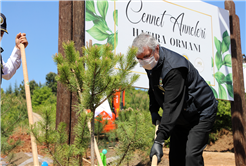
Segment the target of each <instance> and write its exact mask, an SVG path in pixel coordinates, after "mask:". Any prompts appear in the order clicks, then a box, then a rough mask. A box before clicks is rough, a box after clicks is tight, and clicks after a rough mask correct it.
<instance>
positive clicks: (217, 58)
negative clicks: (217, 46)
mask: <svg viewBox="0 0 246 166" xmlns="http://www.w3.org/2000/svg"><path fill="white" fill-rule="evenodd" d="M222 63H223V62H222V55H221V53H220V52H219V51H217V52H216V56H215V64H216V67H217V69H218V70H220V68H221V66H222Z"/></svg>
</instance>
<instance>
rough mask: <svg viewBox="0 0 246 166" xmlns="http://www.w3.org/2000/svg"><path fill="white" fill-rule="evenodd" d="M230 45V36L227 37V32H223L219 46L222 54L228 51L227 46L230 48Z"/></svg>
mask: <svg viewBox="0 0 246 166" xmlns="http://www.w3.org/2000/svg"><path fill="white" fill-rule="evenodd" d="M230 43H231V39H230V36H229V35H228V32H227V31H225V32H224V33H223V40H222V45H221V51H222V54H223V53H224V52H226V51H228V50H229V46H230Z"/></svg>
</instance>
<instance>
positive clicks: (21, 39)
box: [15, 33, 28, 49]
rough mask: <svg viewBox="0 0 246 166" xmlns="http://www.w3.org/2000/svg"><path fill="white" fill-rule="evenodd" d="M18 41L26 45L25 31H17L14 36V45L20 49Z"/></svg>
mask: <svg viewBox="0 0 246 166" xmlns="http://www.w3.org/2000/svg"><path fill="white" fill-rule="evenodd" d="M20 43H22V44H24V46H25V48H26V47H27V45H28V41H27V39H26V34H25V33H18V34H17V35H16V38H15V46H16V47H17V48H18V49H20Z"/></svg>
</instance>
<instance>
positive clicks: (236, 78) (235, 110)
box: [225, 0, 246, 166]
mask: <svg viewBox="0 0 246 166" xmlns="http://www.w3.org/2000/svg"><path fill="white" fill-rule="evenodd" d="M225 9H227V10H229V14H230V36H231V55H232V71H233V90H234V101H232V102H231V118H232V132H233V143H234V154H235V163H236V166H245V165H246V104H245V92H244V80H243V62H242V53H241V38H240V26H239V18H238V16H237V15H236V14H235V3H234V2H233V1H232V0H225Z"/></svg>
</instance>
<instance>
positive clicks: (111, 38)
mask: <svg viewBox="0 0 246 166" xmlns="http://www.w3.org/2000/svg"><path fill="white" fill-rule="evenodd" d="M115 35H116V40H115V42H116V45H114V34H111V35H110V36H109V37H108V41H107V43H109V44H111V45H112V46H113V48H115V47H117V45H118V31H117V32H116V34H115Z"/></svg>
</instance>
